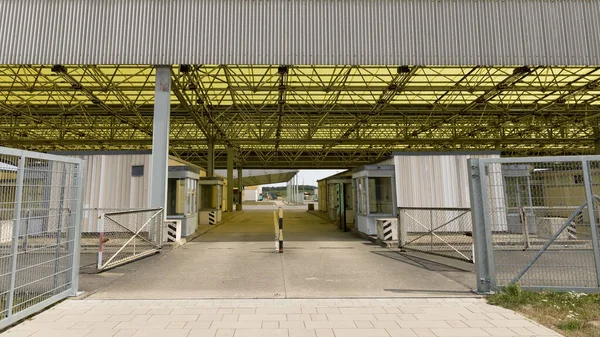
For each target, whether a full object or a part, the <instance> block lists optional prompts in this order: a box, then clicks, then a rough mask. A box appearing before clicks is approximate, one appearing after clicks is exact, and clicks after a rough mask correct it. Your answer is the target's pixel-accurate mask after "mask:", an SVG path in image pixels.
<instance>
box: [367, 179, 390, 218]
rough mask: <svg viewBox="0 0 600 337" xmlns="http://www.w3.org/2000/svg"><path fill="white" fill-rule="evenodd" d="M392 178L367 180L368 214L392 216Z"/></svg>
mask: <svg viewBox="0 0 600 337" xmlns="http://www.w3.org/2000/svg"><path fill="white" fill-rule="evenodd" d="M393 213H394V205H393V196H392V178H391V177H376V178H369V214H393Z"/></svg>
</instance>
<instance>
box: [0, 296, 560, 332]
mask: <svg viewBox="0 0 600 337" xmlns="http://www.w3.org/2000/svg"><path fill="white" fill-rule="evenodd" d="M3 336H7V337H8V336H12V337H51V336H58V337H76V336H77V337H79V336H81V337H83V336H85V337H105V336H107V337H131V336H132V337H172V336H173V337H378V336H381V337H400V336H403V337H417V336H420V337H451V336H455V337H462V336H481V337H483V336H487V337H489V336H498V337H500V336H560V335H559V334H557V333H555V332H553V331H551V330H549V329H547V328H544V327H541V326H539V325H538V324H536V323H533V322H531V321H529V320H527V319H525V318H524V317H523V316H521V315H517V314H515V313H513V312H511V311H510V310H506V309H502V308H498V307H494V306H491V305H487V304H485V302H484V300H482V299H478V298H445V299H443V298H435V299H408V298H395V299H305V300H292V299H253V300H248V299H245V300H244V299H241V300H239V299H229V300H90V299H87V300H82V301H78V300H69V301H66V302H64V303H61V304H59V305H57V306H55V307H53V308H52V309H50V310H48V311H46V312H44V313H42V314H40V315H38V316H37V317H35V318H34V319H33V320H30V321H26V322H24V323H22V324H20V325H18V326H17V327H15V328H13V329H11V330H9V331H8V332H6V333H5V334H3Z"/></svg>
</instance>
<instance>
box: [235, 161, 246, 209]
mask: <svg viewBox="0 0 600 337" xmlns="http://www.w3.org/2000/svg"><path fill="white" fill-rule="evenodd" d="M237 171H238V174H237V178H238V200H237V202H238V203H237V208H236V210H238V211H241V210H242V202H244V200H243V198H242V197H243V193H242V191H243V190H244V185H243V184H242V178H243V177H242V168H241V167H238V168H237Z"/></svg>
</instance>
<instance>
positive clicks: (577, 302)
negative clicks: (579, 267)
mask: <svg viewBox="0 0 600 337" xmlns="http://www.w3.org/2000/svg"><path fill="white" fill-rule="evenodd" d="M488 303H490V304H493V305H497V306H500V307H503V308H507V309H511V310H515V311H517V312H519V313H521V314H523V315H525V316H527V317H529V318H530V319H532V320H534V321H536V322H539V323H540V324H543V325H545V326H547V327H550V328H552V329H554V330H556V331H558V332H560V333H561V334H563V335H565V336H568V337H584V336H586V337H588V336H590V337H600V294H582V293H572V292H550V291H545V292H534V291H528V290H523V289H521V288H520V287H519V286H518V285H510V286H507V287H505V288H504V289H503V291H501V292H499V293H497V294H494V295H492V296H489V297H488Z"/></svg>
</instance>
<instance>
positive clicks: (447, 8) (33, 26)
mask: <svg viewBox="0 0 600 337" xmlns="http://www.w3.org/2000/svg"><path fill="white" fill-rule="evenodd" d="M598 13H600V1H587V0H555V1H542V0H528V1H525V0H508V1H497V0H484V1H455V0H441V1H440V0H289V1H288V0H285V1H282V0H203V1H199V0H180V1H170V0H155V1H135V0H120V1H116V0H88V1H72V0H21V1H14V0H0V40H1V42H2V48H1V49H0V63H7V64H52V63H63V64H179V63H191V64H364V65H367V64H376V65H382V64H388V65H395V64H426V65H488V64H494V65H522V64H527V65H595V64H600V34H597V29H598V27H599V26H600V15H598Z"/></svg>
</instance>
